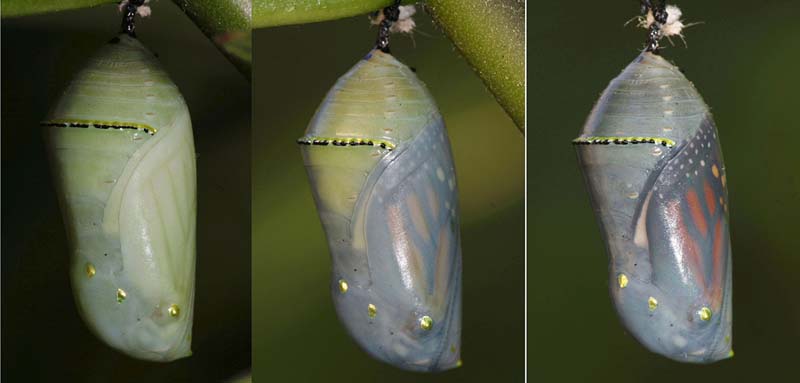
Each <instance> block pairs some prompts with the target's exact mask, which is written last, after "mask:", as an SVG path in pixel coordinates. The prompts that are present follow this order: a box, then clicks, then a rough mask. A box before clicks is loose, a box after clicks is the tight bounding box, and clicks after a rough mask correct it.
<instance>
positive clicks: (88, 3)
mask: <svg viewBox="0 0 800 383" xmlns="http://www.w3.org/2000/svg"><path fill="white" fill-rule="evenodd" d="M117 3H119V2H118V1H114V0H3V8H2V11H3V18H6V17H17V16H27V15H35V14H38V13H49V12H58V11H67V10H70V9H80V8H89V7H96V6H98V5H105V4H117Z"/></svg>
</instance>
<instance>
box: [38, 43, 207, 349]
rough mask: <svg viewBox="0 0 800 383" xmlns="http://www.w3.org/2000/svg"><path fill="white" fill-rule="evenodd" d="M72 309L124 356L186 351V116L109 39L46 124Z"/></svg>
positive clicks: (190, 210) (189, 236)
mask: <svg viewBox="0 0 800 383" xmlns="http://www.w3.org/2000/svg"><path fill="white" fill-rule="evenodd" d="M42 125H44V133H45V136H46V138H47V140H48V142H49V149H50V157H51V162H52V167H53V175H54V177H55V184H56V186H57V188H58V189H59V192H60V195H59V198H60V204H61V210H62V213H63V217H64V225H65V227H66V229H67V237H68V240H69V243H70V247H71V261H70V265H71V266H70V271H69V272H70V279H71V281H72V289H73V292H74V295H75V300H76V303H77V307H78V310H79V312H80V313H81V316H82V317H83V318H84V320H85V322H86V324H87V325H88V327H89V328H90V329H91V330H92V331H93V332H94V333H95V334H96V335H97V336H98V337H99V338H100V339H102V340H103V341H104V342H106V343H107V344H108V345H110V346H111V347H114V348H115V349H117V350H120V351H122V352H124V353H126V354H128V355H130V356H133V357H136V358H140V359H147V360H154V361H170V360H174V359H178V358H182V357H185V356H189V355H190V354H191V350H190V345H191V331H192V312H193V301H194V272H195V215H196V182H195V155H194V142H193V138H192V128H191V121H190V118H189V111H188V109H187V107H186V104H185V102H184V100H183V97H182V96H181V94H180V92H179V91H178V88H177V87H176V86H175V84H173V83H172V81H170V79H169V77H168V76H167V74H166V73H165V72H164V70H163V69H162V68H161V66H160V65H159V63H158V61H157V60H156V58H155V56H154V55H153V54H152V53H151V52H150V51H148V50H147V49H146V48H145V47H144V46H142V44H141V43H139V41H137V40H136V39H134V38H131V37H129V36H127V35H120V36H119V37H117V38H114V39H113V40H111V41H110V42H109V43H108V44H106V45H105V46H104V47H103V48H101V49H100V51H99V52H97V53H96V55H95V56H94V57H92V58H91V59H90V60H89V61H88V63H87V65H86V66H85V67H84V69H83V70H81V71H80V72H79V73H78V74H77V75H76V76H75V77H74V78H73V80H72V82H71V83H70V85H69V87H68V88H67V90H66V91H65V92H64V94H63V95H62V96H61V98H60V99H59V100H58V103H57V104H56V106H55V107H54V108H53V110H52V112H51V113H50V115H49V116H48V118H47V119H46V120H45V121H43V122H42Z"/></svg>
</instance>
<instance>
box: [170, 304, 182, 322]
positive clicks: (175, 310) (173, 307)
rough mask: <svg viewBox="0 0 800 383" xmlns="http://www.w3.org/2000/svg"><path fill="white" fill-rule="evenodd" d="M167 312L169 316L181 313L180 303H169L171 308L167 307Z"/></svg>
mask: <svg viewBox="0 0 800 383" xmlns="http://www.w3.org/2000/svg"><path fill="white" fill-rule="evenodd" d="M167 312H168V313H169V316H171V317H173V318H174V317H176V316H178V315H180V314H181V308H180V307H178V305H176V304H174V303H173V304H171V305H169V308H167Z"/></svg>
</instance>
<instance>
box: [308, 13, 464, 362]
mask: <svg viewBox="0 0 800 383" xmlns="http://www.w3.org/2000/svg"><path fill="white" fill-rule="evenodd" d="M390 8H391V7H390ZM385 13H386V14H387V16H388V15H389V13H388V12H385ZM387 19H391V17H389V18H387ZM394 19H395V20H396V17H395V18H394ZM386 24H388V23H386V22H384V23H382V24H381V29H382V31H386V32H387V33H388V25H386ZM384 27H385V28H384ZM379 40H380V39H379ZM386 41H388V40H386ZM298 142H299V143H300V144H304V145H305V146H303V147H302V153H303V159H304V161H305V165H306V170H307V171H308V176H309V180H310V182H311V186H312V190H313V195H314V199H315V201H316V205H317V209H318V212H319V216H320V219H321V221H322V224H323V227H324V229H325V233H326V236H327V239H328V245H329V248H330V251H331V257H332V260H333V271H332V280H331V290H332V295H333V300H334V304H335V306H336V311H337V313H338V315H339V318H340V320H341V321H342V322H343V323H344V325H345V327H346V328H347V330H348V332H349V333H350V334H351V336H352V337H353V338H354V339H355V340H356V342H357V343H358V344H359V345H360V346H361V347H362V348H363V349H364V350H366V351H367V352H368V353H369V354H370V355H372V356H373V357H375V358H377V359H380V360H382V361H384V362H387V363H390V364H392V365H394V366H396V367H399V368H403V369H407V370H416V371H440V370H446V369H450V368H454V367H457V366H458V365H460V361H459V355H460V337H461V245H460V234H459V228H458V191H457V188H456V180H455V169H454V167H453V159H452V154H451V152H450V143H449V140H448V137H447V132H446V130H445V127H444V122H443V120H442V116H441V115H440V114H439V111H438V110H437V108H436V105H435V104H434V102H433V99H432V98H431V95H430V94H429V93H428V91H427V89H426V88H425V85H424V84H422V82H420V81H419V79H418V78H417V76H416V75H415V74H414V73H413V72H412V71H411V70H410V69H409V68H408V67H406V66H405V65H403V64H402V63H400V62H398V61H397V60H396V59H395V58H394V57H393V56H392V55H391V54H389V53H388V46H387V45H381V44H380V41H379V44H378V47H377V48H376V49H374V50H373V51H371V52H370V53H368V54H367V55H366V57H364V58H363V59H362V60H361V61H359V62H358V64H356V65H355V66H354V67H353V68H352V69H350V71H348V72H347V73H346V74H345V75H344V76H342V77H341V78H340V79H339V80H338V81H337V82H336V84H335V85H334V86H333V88H332V89H331V90H330V92H328V95H327V96H326V97H325V100H324V101H323V102H322V105H320V107H319V109H318V110H317V112H316V114H315V115H314V117H313V119H312V120H311V123H310V124H309V126H308V128H307V130H306V135H305V136H304V137H303V138H301V139H299V140H298Z"/></svg>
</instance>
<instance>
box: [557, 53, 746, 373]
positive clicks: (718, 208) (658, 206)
mask: <svg viewBox="0 0 800 383" xmlns="http://www.w3.org/2000/svg"><path fill="white" fill-rule="evenodd" d="M634 140H635V141H636V142H637V143H639V144H638V145H629V143H633V141H634ZM643 141H644V142H645V143H646V144H647V145H641V143H642V142H643ZM573 142H574V143H575V148H576V149H577V152H578V157H579V162H580V164H581V167H582V170H583V174H584V177H585V180H586V185H587V189H588V191H589V194H590V197H591V199H592V205H593V207H594V210H595V214H596V216H597V219H598V222H599V224H600V227H601V232H602V234H603V237H604V240H605V242H606V248H607V252H608V254H609V256H610V268H609V272H610V278H609V279H610V281H611V283H610V284H609V285H610V286H609V288H610V292H611V296H612V298H613V301H614V304H615V307H616V309H617V312H618V314H619V316H620V318H621V319H622V322H623V323H624V325H625V327H627V329H628V330H629V331H630V332H631V333H632V334H633V335H634V336H635V337H636V339H637V340H639V342H640V343H642V344H643V345H644V346H645V347H647V348H648V349H650V350H651V351H653V352H656V353H659V354H661V355H664V356H666V357H669V358H671V359H674V360H678V361H682V362H693V363H711V362H714V361H717V360H720V359H724V358H728V357H729V356H730V355H732V351H731V320H732V315H731V293H732V291H731V249H730V238H729V234H728V195H727V186H726V178H725V177H726V175H725V166H724V163H723V159H722V152H721V149H720V146H719V137H718V134H717V129H716V127H715V126H714V122H713V119H712V117H711V114H710V112H709V108H708V106H706V104H705V103H704V102H703V100H702V98H701V97H700V95H699V94H698V93H697V91H696V90H695V88H694V86H693V85H692V83H691V82H689V81H688V80H687V79H686V78H685V77H684V76H683V74H682V73H681V72H680V71H679V70H678V68H676V67H675V66H673V65H672V64H670V63H669V62H667V61H666V60H664V59H663V58H662V57H661V56H658V55H657V54H653V53H650V52H644V53H642V54H641V55H640V56H639V57H637V58H636V59H635V60H634V61H633V62H632V63H631V64H630V65H629V66H628V67H627V68H625V70H624V71H623V72H622V74H620V75H619V76H618V77H617V78H615V79H614V80H612V81H611V84H609V86H608V87H607V88H606V90H605V91H604V92H603V94H602V95H601V97H600V100H599V101H598V102H597V104H596V105H595V107H594V109H593V110H592V113H591V114H590V115H589V118H588V119H587V121H586V125H585V126H584V130H583V134H582V135H581V137H580V138H578V139H576V140H574V141H573ZM659 143H660V145H659ZM597 144H600V145H597Z"/></svg>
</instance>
